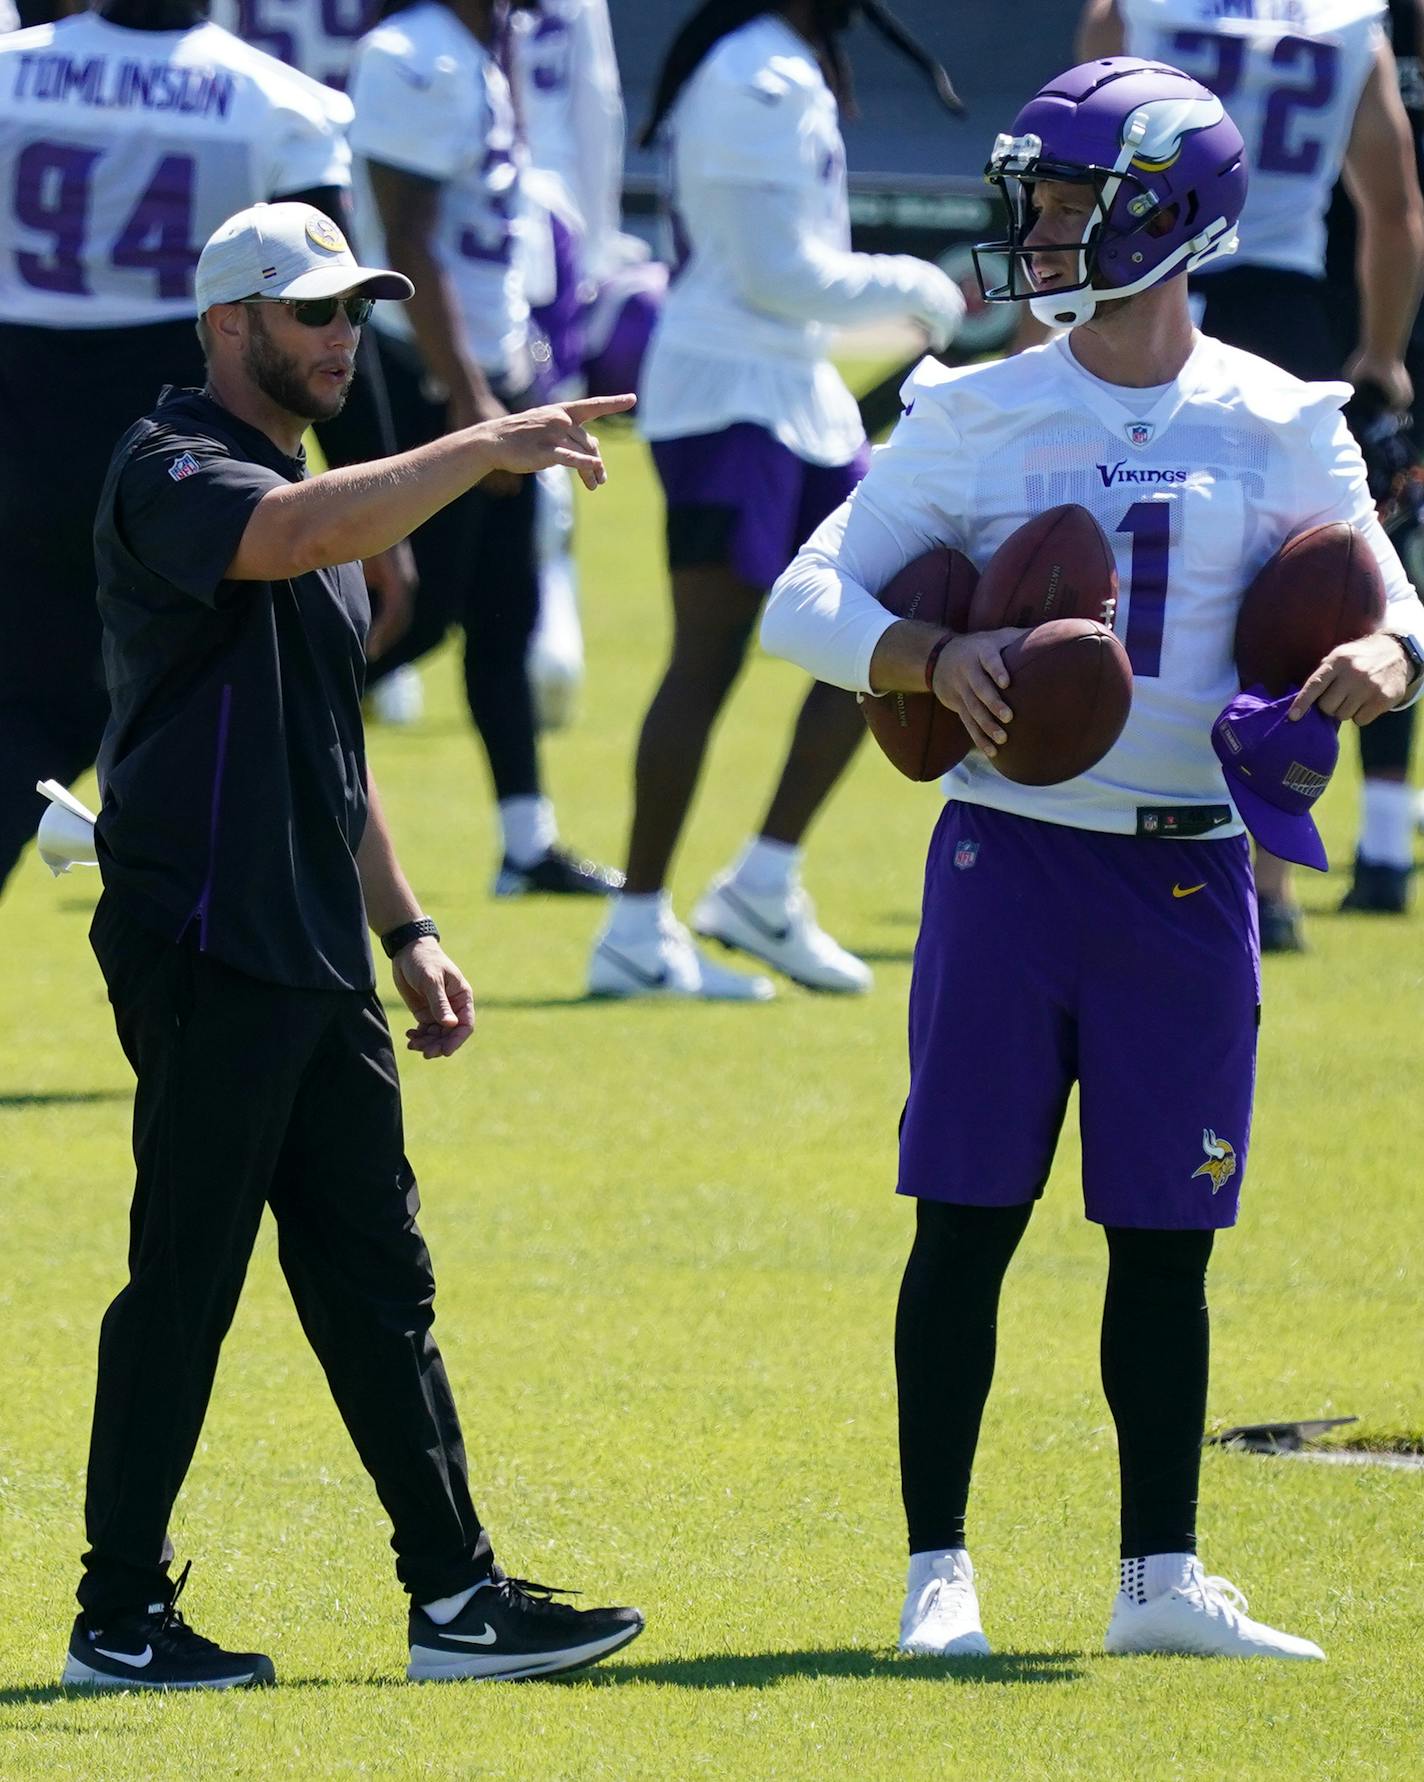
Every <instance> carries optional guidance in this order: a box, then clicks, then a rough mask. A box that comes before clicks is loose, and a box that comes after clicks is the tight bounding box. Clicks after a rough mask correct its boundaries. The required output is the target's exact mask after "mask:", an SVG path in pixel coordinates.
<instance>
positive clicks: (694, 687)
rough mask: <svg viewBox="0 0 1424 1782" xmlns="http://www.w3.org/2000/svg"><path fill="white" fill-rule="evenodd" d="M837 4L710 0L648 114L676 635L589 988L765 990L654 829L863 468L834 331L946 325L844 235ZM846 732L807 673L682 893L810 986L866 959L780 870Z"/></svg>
mask: <svg viewBox="0 0 1424 1782" xmlns="http://www.w3.org/2000/svg"><path fill="white" fill-rule="evenodd" d="M856 10H857V9H856V8H855V7H853V6H852V5H850V4H847V3H845V0H788V3H787V4H785V5H782V6H780V7H775V8H768V7H766V6H765V5H764V4H761V5H759V4H757V3H756V0H707V3H706V4H704V5H703V6H701V7H699V8H698V10H697V11H696V12H695V13H694V14H693V15H692V17H691V18H690V19H689V20H688V22H687V23H686V24H685V25H684V27H683V29H682V31H681V32H680V33H679V35H678V36H677V37H676V38H675V39H674V41H673V45H672V48H671V50H670V51H669V54H668V57H667V60H666V62H665V64H664V66H663V70H662V74H661V77H660V80H659V84H658V90H657V96H656V99H655V101H654V111H653V117H652V120H651V122H650V124H649V126H648V129H647V130H646V131H645V133H644V140H645V141H652V140H653V139H654V138H655V137H658V136H660V135H661V134H662V132H663V130H664V128H666V132H667V144H668V148H669V151H670V157H671V186H672V204H673V233H674V239H675V243H676V246H677V258H678V261H679V265H678V268H677V271H676V273H675V276H674V280H673V284H672V288H671V290H670V292H669V295H668V300H667V303H666V306H665V307H664V310H663V314H662V319H661V321H660V323H659V325H658V329H657V332H656V334H655V335H654V338H653V344H652V347H651V350H650V353H649V356H648V361H647V364H646V367H645V370H644V377H643V384H642V388H641V391H640V398H641V404H642V407H641V410H640V412H641V417H642V430H643V432H644V434H645V436H646V437H647V438H648V439H649V440H650V441H651V442H652V447H653V457H654V460H655V462H656V465H657V469H658V474H659V477H660V478H661V480H662V484H663V488H664V492H665V494H666V497H667V541H668V560H669V567H670V569H671V573H672V598H673V641H672V655H671V661H670V662H669V665H668V668H667V670H666V672H665V674H664V677H663V681H662V684H661V686H660V687H659V689H658V691H657V694H656V695H655V697H654V699H653V703H652V705H651V707H650V708H649V710H648V713H647V716H646V717H645V719H644V721H643V729H642V735H641V738H640V740H639V744H638V752H637V761H636V770H635V792H634V813H633V823H632V834H631V837H630V840H629V845H628V867H627V884H626V888H625V890H624V892H623V894H622V895H621V896H620V897H619V898H618V899H617V901H616V902H615V904H614V906H613V909H612V911H611V914H610V917H609V920H608V922H607V924H606V925H605V927H604V929H603V931H602V932H601V933H600V935H599V937H598V939H597V941H596V943H595V946H594V950H593V957H592V960H591V963H590V968H589V988H590V990H591V991H592V992H593V993H594V994H595V995H607V996H644V995H657V996H663V995H675V996H689V997H712V998H727V999H740V1000H758V1001H759V1000H764V999H765V998H767V997H769V996H770V995H771V994H772V986H771V983H770V981H769V980H768V979H766V978H764V977H748V976H746V975H744V974H742V973H738V972H731V971H727V970H726V969H724V968H723V967H721V966H718V965H714V964H713V963H712V962H711V961H709V960H707V959H705V958H704V957H703V956H702V954H701V953H699V952H698V951H697V949H696V948H695V947H694V946H693V944H692V941H691V939H690V937H689V935H688V933H687V930H686V929H685V928H683V927H682V925H681V924H680V923H679V922H678V921H677V920H676V919H675V917H674V915H673V913H672V907H671V903H670V901H669V898H668V895H667V892H666V890H665V885H666V882H667V875H668V870H669V867H670V864H671V861H672V856H673V851H674V849H675V847H676V845H677V841H678V837H679V835H680V834H681V831H682V827H683V824H684V821H685V820H686V816H687V812H688V808H689V806H690V805H691V802H692V795H693V791H694V789H695V787H696V783H697V778H698V774H699V772H700V770H701V767H702V760H703V755H704V753H705V750H706V747H707V741H708V737H709V735H710V732H711V729H712V726H713V724H714V723H715V721H716V718H717V716H718V713H719V712H720V710H721V708H722V705H723V702H724V701H725V699H726V697H727V695H728V693H729V692H730V691H731V688H732V684H733V682H734V681H735V680H736V678H737V675H738V673H739V672H740V669H741V666H742V660H743V657H744V655H745V652H746V648H747V645H748V643H749V642H750V640H751V636H752V632H753V630H754V627H755V624H756V618H757V613H758V611H759V610H760V607H761V603H762V601H763V599H764V597H765V594H766V591H767V590H768V589H769V588H770V586H771V584H772V583H773V582H774V581H775V579H776V577H777V576H778V575H779V574H780V572H781V571H782V569H784V568H785V566H786V564H787V563H788V562H789V561H790V558H791V555H792V553H793V552H794V551H795V549H796V547H797V546H798V545H799V544H800V543H801V541H802V540H803V539H804V538H805V537H806V536H807V535H808V534H809V533H810V531H811V530H812V528H813V527H814V526H815V525H816V524H817V523H818V522H819V521H820V520H821V519H822V518H823V517H824V516H825V515H826V514H827V513H828V512H830V511H831V509H832V508H834V507H835V506H837V505H838V504H839V502H840V501H841V500H842V499H843V498H844V497H845V495H846V494H847V493H848V492H849V491H850V489H851V488H852V487H854V485H855V483H856V481H857V480H858V479H859V477H860V476H861V474H862V473H863V470H864V467H865V461H866V449H867V448H866V442H865V434H864V430H863V429H862V427H861V425H860V416H859V413H858V411H857V409H856V405H855V401H854V399H853V398H852V397H851V395H850V392H849V391H848V390H847V389H846V387H845V385H844V383H843V382H842V381H841V379H840V377H839V375H838V374H837V373H836V371H835V369H834V368H833V366H832V365H831V363H830V360H829V359H828V358H827V356H826V354H827V348H828V345H829V341H830V338H831V329H832V328H833V327H835V326H837V325H839V324H844V323H854V322H873V321H878V320H887V319H890V318H897V319H898V318H910V319H913V320H915V321H917V322H919V323H921V324H922V325H923V326H924V328H925V330H926V332H927V333H928V334H929V336H930V338H931V339H932V341H934V342H935V343H937V344H941V345H942V344H944V343H945V342H946V341H947V340H948V339H949V337H950V336H951V335H952V333H953V332H954V330H955V328H956V326H957V325H958V322H959V319H960V317H961V316H962V315H963V309H964V305H963V299H962V297H961V296H960V293H959V290H958V287H957V286H955V285H954V284H953V283H951V281H950V280H949V279H948V278H947V277H946V276H945V275H944V273H942V272H941V271H940V270H939V269H938V268H937V267H935V266H931V265H929V264H928V263H926V262H925V261H922V260H917V259H914V258H912V257H910V256H909V255H872V254H856V253H852V252H851V251H850V223H849V212H848V205H847V198H846V177H845V149H844V145H843V143H842V141H841V134H840V128H839V123H838V109H837V101H836V93H835V90H834V85H833V83H835V85H839V84H840V83H841V79H842V75H843V72H844V64H843V61H842V56H843V51H842V49H841V46H840V32H841V29H842V28H843V27H844V26H845V24H846V23H847V22H848V21H849V19H850V17H851V15H852V13H853V12H854V11H856ZM828 76H829V79H828ZM863 734H864V725H863V723H862V721H861V718H860V715H859V713H858V712H857V710H856V707H855V702H854V700H853V699H851V698H850V697H849V696H848V695H846V694H845V693H843V692H841V691H839V690H838V689H836V688H834V687H825V686H817V687H813V688H812V690H811V692H810V694H809V696H808V697H807V699H806V701H805V704H804V705H803V706H802V708H801V713H800V716H799V718H798V720H797V723H796V729H795V734H794V736H793V739H792V743H791V750H790V754H789V756H788V758H787V761H786V764H785V766H784V768H783V770H782V774H781V778H780V783H779V784H778V786H777V788H776V790H775V793H774V794H773V797H772V801H771V804H770V807H769V809H768V811H767V813H766V815H765V817H764V818H763V820H762V823H761V825H760V827H759V829H758V830H757V832H756V833H755V835H754V837H753V839H752V840H751V841H750V842H749V843H748V844H747V846H746V848H745V849H744V851H743V853H742V856H741V858H740V859H739V860H738V861H737V862H736V864H735V865H734V866H733V868H732V869H731V870H730V871H728V872H726V873H723V874H721V875H719V876H718V877H717V878H716V879H715V880H714V882H713V883H712V885H711V886H710V887H709V888H708V890H707V892H706V894H705V895H704V896H703V898H702V899H701V901H700V902H699V903H698V905H697V907H696V909H695V911H694V913H693V926H694V927H695V928H696V929H697V930H698V931H699V932H700V933H702V934H704V935H707V936H709V937H713V938H715V939H718V940H720V941H723V942H724V943H726V944H729V945H732V946H736V947H739V948H741V949H743V950H744V951H746V952H748V953H750V954H752V955H754V956H755V957H757V958H759V959H761V960H763V961H765V962H766V963H768V964H771V965H773V966H775V967H776V968H777V969H778V970H780V971H782V972H784V973H786V974H787V975H788V976H790V977H792V978H794V979H797V980H799V981H800V982H801V983H804V984H806V985H808V986H810V987H813V988H816V989H821V990H833V991H851V992H854V991H863V990H865V989H866V988H868V987H869V984H870V981H871V974H870V972H869V970H868V968H867V967H866V966H865V964H864V963H863V961H861V960H859V959H857V958H855V957H854V956H853V955H852V954H850V953H848V952H847V951H846V950H845V949H844V948H842V947H840V946H838V945H837V944H836V942H835V941H833V940H832V939H831V937H830V936H829V935H827V934H826V933H825V932H824V931H823V930H822V929H821V928H820V927H819V926H818V925H817V923H816V920H815V915H814V911H813V910H812V908H811V905H810V902H809V900H808V899H807V897H806V894H805V892H804V891H803V890H802V889H801V888H800V883H799V866H800V860H801V844H802V838H803V837H804V835H805V832H806V829H807V827H808V825H809V824H810V822H811V819H812V818H813V816H814V815H815V813H816V811H817V810H818V809H819V808H820V805H821V804H822V802H823V800H824V799H825V797H826V795H827V794H828V793H829V792H830V790H831V788H832V786H833V785H834V784H835V783H836V781H837V779H838V778H839V777H840V774H841V772H842V770H843V769H844V767H845V765H846V763H847V762H848V761H849V760H850V757H851V754H852V753H853V751H854V749H855V747H856V745H857V744H858V743H859V741H860V738H861V736H862V735H863Z"/></svg>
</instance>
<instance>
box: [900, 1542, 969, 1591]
mask: <svg viewBox="0 0 1424 1782" xmlns="http://www.w3.org/2000/svg"><path fill="white" fill-rule="evenodd" d="M956 1572H958V1573H964V1572H968V1574H969V1576H970V1577H971V1578H972V1577H973V1576H974V1567H973V1566H972V1565H971V1564H970V1561H969V1552H968V1549H967V1548H964V1547H937V1548H933V1549H929V1550H927V1551H925V1552H924V1553H912V1554H911V1555H910V1577H909V1584H908V1586H907V1587H908V1588H909V1589H910V1590H923V1589H924V1587H925V1585H926V1584H928V1583H929V1581H930V1579H931V1578H952V1577H953V1576H954V1575H955V1574H956Z"/></svg>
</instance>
